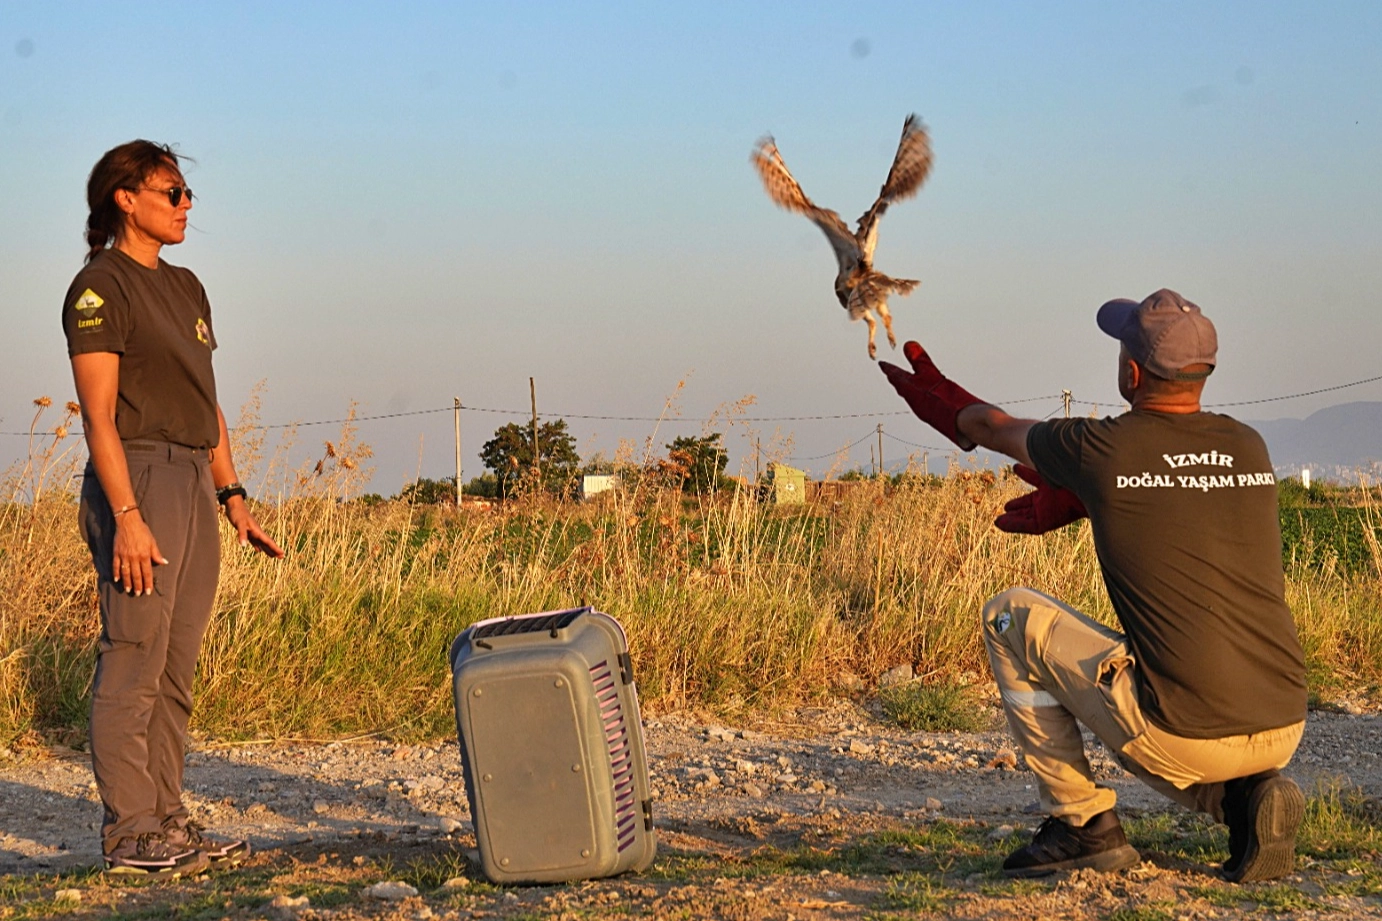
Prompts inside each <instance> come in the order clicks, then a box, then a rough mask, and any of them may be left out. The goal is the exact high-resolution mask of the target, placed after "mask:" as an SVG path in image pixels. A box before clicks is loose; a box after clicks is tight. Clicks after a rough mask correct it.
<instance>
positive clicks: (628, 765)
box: [590, 660, 639, 853]
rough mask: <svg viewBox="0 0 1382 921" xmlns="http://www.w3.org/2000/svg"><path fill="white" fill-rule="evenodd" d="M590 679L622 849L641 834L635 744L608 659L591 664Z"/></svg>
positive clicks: (617, 835) (615, 824) (617, 837)
mask: <svg viewBox="0 0 1382 921" xmlns="http://www.w3.org/2000/svg"><path fill="white" fill-rule="evenodd" d="M590 680H591V681H592V682H593V683H594V685H595V702H596V705H597V706H598V707H599V708H600V725H601V726H602V727H603V728H604V733H605V750H606V751H607V752H608V753H609V767H610V775H611V777H612V778H613V782H614V791H613V792H614V838H615V840H616V841H617V842H618V844H619V851H620V853H622V852H623V851H625V850H626V849H627V848H628V847H629V846H630V845H632V844H633V843H634V840H635V838H636V837H637V834H638V828H637V819H638V812H639V803H638V797H637V795H636V791H635V790H634V764H633V748H632V745H631V744H630V740H629V726H628V723H627V721H625V719H624V705H623V704H622V703H621V702H620V701H619V687H620V685H619V683H618V679H617V678H616V676H615V673H614V670H613V669H612V668H610V664H609V660H605V661H603V662H600V663H598V664H597V665H594V666H591V669H590Z"/></svg>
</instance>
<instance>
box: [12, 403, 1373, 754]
mask: <svg viewBox="0 0 1382 921" xmlns="http://www.w3.org/2000/svg"><path fill="white" fill-rule="evenodd" d="M256 414H257V404H256V406H251V407H250V408H249V409H247V410H246V411H245V412H242V417H241V418H242V420H243V424H244V425H253V424H255V420H256V418H257V415H256ZM241 427H242V426H237V429H240V428H241ZM52 434H53V435H56V432H53V433H52ZM232 437H239V438H241V439H242V440H240V441H237V442H236V444H237V445H240V446H241V450H243V451H244V452H245V453H244V455H243V456H242V457H241V458H237V460H239V461H240V472H241V475H242V478H244V479H249V478H250V477H251V476H253V477H255V478H256V482H257V483H258V484H259V487H258V489H257V494H258V496H259V497H261V499H262V500H263V501H261V502H259V503H258V504H257V505H256V507H255V513H256V515H257V517H258V518H259V520H260V522H261V524H263V525H264V526H265V527H266V528H267V530H268V531H269V532H270V533H271V534H273V535H274V537H275V539H277V540H278V541H279V543H280V544H282V545H283V546H284V547H285V548H286V549H287V551H288V555H287V557H286V558H284V559H283V560H280V561H271V560H267V559H265V558H264V557H262V556H261V555H258V554H255V553H253V552H251V551H247V550H244V549H242V548H240V547H239V546H238V545H237V544H236V543H235V541H234V539H233V535H231V533H230V532H229V531H228V530H226V529H223V531H222V539H223V543H222V552H223V565H222V576H221V582H220V591H219V594H218V596H217V601H216V614H215V617H214V618H213V622H212V624H211V627H210V628H209V630H208V634H207V637H206V641H205V644H204V647H203V653H202V657H201V662H200V667H199V668H200V670H199V683H198V690H197V693H198V698H199V702H198V707H197V711H196V714H195V717H194V719H195V720H196V723H197V725H198V726H200V727H201V728H202V729H204V730H207V731H210V732H212V733H214V734H217V735H220V736H226V737H245V736H258V737H265V736H280V737H281V736H299V737H333V736H340V735H343V734H355V733H360V732H371V731H388V732H393V733H396V734H399V735H434V734H439V733H446V732H448V731H449V730H450V727H451V726H452V725H453V723H452V720H453V711H452V703H451V696H450V690H449V668H448V665H447V662H446V659H445V655H446V651H447V648H448V646H449V644H450V641H451V640H452V638H454V637H455V636H456V634H457V633H459V632H460V631H461V630H462V629H463V628H464V627H465V626H466V625H468V624H469V623H471V622H473V621H475V620H478V619H480V618H484V617H494V616H502V615H509V614H522V613H527V612H532V611H540V610H547V609H552V608H558V607H569V606H575V605H579V604H590V605H594V606H596V607H598V608H600V609H602V610H605V611H607V612H609V613H610V614H613V615H614V616H615V617H617V618H619V620H620V621H621V622H622V623H623V624H624V625H625V627H626V629H627V631H628V633H629V636H630V642H631V645H632V647H633V650H634V660H635V662H636V664H637V667H638V680H639V686H640V693H641V694H642V696H643V698H644V700H645V702H646V704H647V706H648V707H649V708H650V709H652V710H657V709H666V708H679V707H705V708H711V709H714V710H718V711H720V712H725V713H734V712H736V711H745V710H750V709H761V708H772V707H780V706H790V705H793V704H797V703H802V702H806V701H811V700H818V699H820V698H822V697H824V696H827V695H830V694H835V693H843V692H847V691H848V690H849V689H852V688H855V687H858V686H859V683H860V682H863V683H864V684H865V685H867V684H868V683H869V682H871V681H873V680H874V679H875V678H876V677H877V676H879V675H880V674H881V673H882V672H884V671H886V670H888V669H890V668H892V667H894V666H896V665H899V664H902V663H910V664H912V665H913V666H914V667H915V668H916V670H917V671H918V672H919V673H922V674H926V675H930V676H933V677H934V678H935V679H936V680H942V681H948V682H950V683H952V684H964V683H967V682H971V681H974V680H981V679H982V680H986V676H987V664H986V662H985V659H984V654H983V650H982V644H981V641H980V638H979V631H978V626H977V618H978V612H979V610H980V608H981V606H982V604H983V602H984V601H985V600H986V599H987V598H989V597H990V596H992V595H993V594H995V593H996V592H998V591H1000V590H1002V589H1004V588H1006V587H1008V586H1011V585H1017V584H1022V585H1029V586H1032V587H1034V588H1037V589H1040V590H1042V591H1045V592H1049V593H1050V594H1053V595H1056V596H1058V597H1060V598H1062V599H1064V600H1066V601H1067V602H1069V603H1070V604H1072V605H1074V606H1075V607H1077V608H1079V609H1081V610H1084V611H1086V612H1088V613H1090V614H1091V615H1092V616H1094V617H1096V618H1098V619H1100V620H1103V621H1104V622H1112V616H1111V612H1110V610H1109V605H1108V601H1107V597H1106V595H1105V592H1104V590H1103V585H1102V580H1101V577H1100V574H1099V568H1098V564H1097V560H1096V559H1095V555H1094V552H1093V547H1092V545H1091V539H1090V532H1089V528H1088V524H1087V523H1083V522H1082V523H1079V524H1076V525H1074V526H1071V527H1068V528H1065V529H1062V530H1061V531H1058V532H1056V533H1053V534H1048V535H1045V536H1043V537H1040V538H1036V537H1026V536H1017V535H1008V534H1003V533H1001V532H999V531H997V530H995V529H994V528H993V527H992V521H993V518H994V516H995V515H996V514H997V513H998V511H999V510H1000V509H1001V507H1002V505H1003V503H1004V502H1005V501H1006V500H1008V499H1010V498H1012V497H1013V496H1015V495H1017V494H1019V493H1020V492H1022V491H1024V490H1025V488H1026V487H1025V486H1024V485H1023V484H1021V483H1020V482H1019V481H1017V480H1015V479H1013V478H1011V477H1009V476H1006V475H1004V474H1002V473H995V472H993V471H986V470H982V469H971V468H966V467H962V466H956V467H955V468H954V469H952V471H951V475H949V476H946V477H934V476H925V475H921V474H920V473H917V474H914V475H910V476H906V477H904V478H902V480H901V482H900V483H896V484H888V485H885V484H883V483H882V482H881V481H877V480H875V481H865V482H860V483H857V484H854V485H853V486H852V487H850V488H849V489H848V490H846V491H844V492H843V493H842V494H841V495H840V496H839V497H838V498H837V499H834V500H831V501H824V502H819V503H815V504H809V505H800V506H776V505H771V504H767V503H763V502H760V501H758V500H757V498H756V496H755V494H754V493H753V492H752V491H750V490H747V489H729V490H722V491H719V492H716V493H711V494H708V495H704V496H688V495H683V494H682V493H680V492H678V491H675V490H673V489H669V488H666V486H665V484H663V483H660V482H659V478H658V477H657V475H656V468H655V464H653V463H651V461H650V459H649V457H648V449H647V447H646V446H638V447H635V446H628V447H626V448H625V449H624V450H622V451H621V452H620V453H619V454H617V455H616V457H615V459H614V466H615V468H616V469H617V470H618V472H619V473H620V475H621V478H623V479H624V480H625V482H626V488H625V489H624V490H622V491H616V492H612V493H609V494H602V495H601V496H599V497H598V501H592V502H588V503H573V502H566V501H560V500H556V499H553V498H551V497H549V496H545V495H543V494H540V493H536V492H531V493H527V494H525V495H523V496H522V497H521V498H520V499H518V500H516V501H510V502H505V503H502V504H500V505H497V506H494V507H492V508H489V509H477V508H473V507H470V506H466V507H463V508H461V509H455V508H452V507H449V506H448V507H440V506H421V505H412V504H409V503H407V502H402V501H390V502H383V503H377V504H375V503H370V502H366V501H363V500H360V499H358V498H356V497H357V496H358V495H359V494H360V492H361V490H362V488H363V486H364V484H365V482H366V478H367V473H366V470H367V462H368V458H369V451H368V446H366V445H363V444H361V443H360V442H359V441H358V439H357V438H356V435H355V432H354V430H353V428H352V425H351V423H349V422H348V423H347V425H346V427H345V428H344V430H343V431H342V432H340V433H338V434H336V436H335V437H333V438H332V439H330V440H329V441H326V442H322V443H320V444H321V445H322V446H321V448H320V449H319V450H314V451H312V452H311V454H310V456H309V459H308V460H306V461H303V460H300V459H295V458H300V457H301V455H302V454H303V453H304V452H305V449H304V448H303V447H302V446H301V445H300V444H299V441H298V435H297V433H296V432H292V431H290V432H287V433H285V437H282V438H280V440H279V444H278V446H277V447H276V448H275V449H274V450H272V451H269V450H267V448H266V447H265V446H264V445H263V444H262V442H261V443H260V444H259V445H258V447H255V446H254V445H253V444H252V443H251V442H250V441H247V440H244V439H245V438H247V437H248V436H247V435H246V434H245V433H243V432H238V433H233V436H232ZM43 443H44V444H47V442H43ZM56 443H60V444H62V446H63V447H64V448H66V447H70V446H68V445H67V444H66V443H65V442H61V441H60V440H59V442H56ZM640 448H641V450H640ZM51 457H53V458H66V460H63V461H62V462H63V463H68V462H71V463H74V464H75V463H76V462H77V461H78V460H79V452H72V453H68V454H63V453H62V451H61V450H58V451H57V452H56V453H54V454H52V455H51ZM261 465H263V469H260V467H261ZM32 474H33V470H30V471H29V473H27V474H25V476H29V477H30V482H32ZM43 482H45V483H46V484H48V485H45V486H43V488H42V489H38V490H31V491H30V492H28V493H25V494H24V496H23V497H20V498H16V496H18V495H19V493H17V492H16V491H15V489H16V487H15V486H14V483H13V475H12V476H11V477H10V478H7V480H6V488H7V489H8V490H9V492H8V493H6V494H7V495H9V496H10V497H11V498H10V499H9V500H8V501H7V502H5V503H3V504H0V578H3V579H5V580H6V581H5V584H6V585H7V586H8V587H9V592H8V593H7V594H6V595H4V596H0V744H4V743H6V740H8V739H11V738H13V737H14V736H15V735H17V734H19V733H21V732H23V731H24V730H25V729H27V728H28V727H30V726H39V727H43V728H48V729H54V728H59V729H60V728H71V727H80V726H82V725H83V724H84V721H85V717H84V713H85V705H86V704H85V701H86V695H87V693H88V690H89V689H88V683H89V680H90V675H91V666H92V661H93V650H94V641H95V635H96V629H97V612H96V606H95V588H94V578H93V576H92V573H91V566H90V562H89V559H88V558H87V554H86V551H85V548H84V547H82V546H81V542H80V540H79V538H78V536H77V528H76V521H75V518H76V503H75V499H74V495H73V491H72V488H71V484H72V483H74V482H75V480H74V479H73V477H72V476H71V475H69V474H68V473H62V472H61V471H50V472H49V473H48V474H45V475H44V480H43ZM59 482H62V483H67V484H68V486H66V487H64V488H58V487H56V486H54V485H52V484H54V483H59ZM1379 586H1382V570H1379V572H1376V573H1371V574H1364V575H1361V576H1360V575H1357V574H1352V575H1350V574H1347V573H1345V572H1343V571H1342V570H1338V571H1334V572H1322V571H1318V570H1315V569H1307V568H1304V567H1295V568H1293V569H1292V570H1291V571H1289V572H1288V591H1289V593H1290V600H1291V602H1292V604H1293V606H1294V608H1295V610H1296V613H1297V617H1298V621H1299V623H1300V629H1301V634H1302V639H1303V641H1304V642H1305V645H1306V649H1307V652H1308V655H1309V656H1310V661H1311V663H1312V669H1313V672H1312V682H1314V683H1315V684H1316V685H1317V686H1323V685H1324V684H1325V683H1327V682H1328V681H1334V680H1337V681H1343V680H1344V676H1347V677H1348V678H1349V679H1350V680H1355V681H1356V680H1357V679H1358V678H1359V677H1360V676H1361V677H1362V678H1364V679H1369V678H1370V679H1371V680H1376V679H1377V678H1378V676H1379V674H1382V618H1379V617H1378V615H1377V610H1378V603H1379V601H1382V597H1379V595H1380V594H1382V591H1380V590H1379Z"/></svg>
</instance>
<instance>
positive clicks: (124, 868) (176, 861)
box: [105, 832, 208, 879]
mask: <svg viewBox="0 0 1382 921" xmlns="http://www.w3.org/2000/svg"><path fill="white" fill-rule="evenodd" d="M105 860H106V868H105V871H106V873H108V874H111V875H113V876H143V877H150V878H159V879H176V878H178V877H180V876H193V875H195V874H197V873H200V872H201V871H202V870H205V869H206V867H207V863H208V861H207V858H206V855H205V854H203V853H202V852H201V851H199V850H197V849H196V848H191V847H185V846H182V845H175V844H171V843H170V842H169V841H168V839H167V838H166V837H164V836H163V835H161V834H159V833H157V832H148V833H146V834H142V835H136V836H134V837H132V838H121V839H120V841H119V842H117V843H116V845H115V847H114V848H113V849H112V850H111V852H110V853H109V854H106V855H105Z"/></svg>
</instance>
